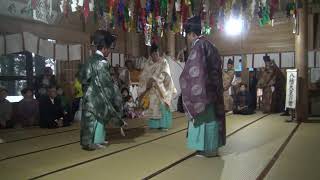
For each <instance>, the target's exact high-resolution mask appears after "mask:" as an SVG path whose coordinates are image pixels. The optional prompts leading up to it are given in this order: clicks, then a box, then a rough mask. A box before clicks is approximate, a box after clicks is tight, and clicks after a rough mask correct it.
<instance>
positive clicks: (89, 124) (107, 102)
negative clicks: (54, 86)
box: [80, 30, 124, 150]
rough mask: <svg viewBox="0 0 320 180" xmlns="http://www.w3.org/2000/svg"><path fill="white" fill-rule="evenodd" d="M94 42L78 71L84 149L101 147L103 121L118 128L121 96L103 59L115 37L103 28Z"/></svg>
mask: <svg viewBox="0 0 320 180" xmlns="http://www.w3.org/2000/svg"><path fill="white" fill-rule="evenodd" d="M93 38H94V40H93V41H94V44H95V45H96V47H97V51H96V53H95V54H94V55H92V56H91V57H90V58H89V60H88V61H87V62H86V64H84V66H83V67H82V69H81V71H80V81H81V84H82V85H83V90H84V91H83V92H84V96H83V98H82V119H81V133H80V136H81V145H82V147H83V149H85V150H95V149H97V148H103V147H104V145H105V144H106V143H107V142H106V141H105V136H106V129H105V126H106V124H112V125H113V126H117V127H121V126H122V125H123V124H124V122H123V121H122V119H121V118H122V98H121V94H120V91H119V89H118V87H117V86H116V85H115V84H114V83H113V81H112V78H111V75H110V67H111V65H110V62H109V61H108V60H107V59H105V57H107V56H108V54H109V53H110V50H111V49H112V47H113V44H114V42H115V37H114V36H113V35H111V34H110V33H109V32H107V31H103V30H98V31H96V32H95V34H94V36H93Z"/></svg>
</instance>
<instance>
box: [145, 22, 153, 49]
mask: <svg viewBox="0 0 320 180" xmlns="http://www.w3.org/2000/svg"><path fill="white" fill-rule="evenodd" d="M144 38H145V44H146V45H147V46H151V42H152V41H151V40H152V26H151V25H150V24H146V25H145V30H144Z"/></svg>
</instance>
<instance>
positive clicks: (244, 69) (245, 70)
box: [241, 54, 249, 87]
mask: <svg viewBox="0 0 320 180" xmlns="http://www.w3.org/2000/svg"><path fill="white" fill-rule="evenodd" d="M241 60H242V62H241V63H242V73H241V79H242V81H243V82H245V83H246V84H247V85H248V87H249V69H248V68H247V64H248V59H247V55H246V54H242V55H241Z"/></svg>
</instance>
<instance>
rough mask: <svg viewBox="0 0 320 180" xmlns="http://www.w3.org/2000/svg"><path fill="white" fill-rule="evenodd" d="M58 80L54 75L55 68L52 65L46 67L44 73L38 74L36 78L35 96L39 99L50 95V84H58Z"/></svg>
mask: <svg viewBox="0 0 320 180" xmlns="http://www.w3.org/2000/svg"><path fill="white" fill-rule="evenodd" d="M56 84H57V80H56V77H55V76H54V75H53V70H52V69H51V68H50V67H45V69H44V72H43V74H42V75H40V76H37V77H36V80H35V84H34V87H35V96H36V99H39V98H40V97H41V96H46V95H48V94H47V93H48V92H47V88H48V87H50V86H56Z"/></svg>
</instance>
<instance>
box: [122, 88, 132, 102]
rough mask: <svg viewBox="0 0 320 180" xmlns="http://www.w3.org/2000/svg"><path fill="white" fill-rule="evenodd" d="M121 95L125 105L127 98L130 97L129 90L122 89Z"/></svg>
mask: <svg viewBox="0 0 320 180" xmlns="http://www.w3.org/2000/svg"><path fill="white" fill-rule="evenodd" d="M121 95H122V99H123V103H126V101H127V100H128V98H129V96H130V92H129V89H127V88H123V89H122V90H121Z"/></svg>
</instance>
